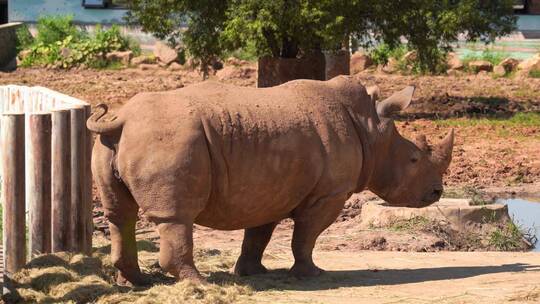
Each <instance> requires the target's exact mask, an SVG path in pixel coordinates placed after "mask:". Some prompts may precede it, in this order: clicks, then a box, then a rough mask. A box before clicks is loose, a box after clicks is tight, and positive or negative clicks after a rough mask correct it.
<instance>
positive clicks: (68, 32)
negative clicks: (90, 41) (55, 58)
mask: <svg viewBox="0 0 540 304" xmlns="http://www.w3.org/2000/svg"><path fill="white" fill-rule="evenodd" d="M84 35H85V33H83V32H82V31H80V30H78V29H77V27H75V26H74V25H73V16H70V15H68V16H46V17H40V18H39V19H38V23H37V35H36V40H37V41H40V42H43V44H45V45H50V44H53V43H56V42H58V41H63V40H64V39H66V38H67V37H69V36H71V37H72V38H73V39H75V40H78V39H80V38H81V37H82V36H84Z"/></svg>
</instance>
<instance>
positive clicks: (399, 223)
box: [388, 216, 430, 231]
mask: <svg viewBox="0 0 540 304" xmlns="http://www.w3.org/2000/svg"><path fill="white" fill-rule="evenodd" d="M429 224H430V220H429V219H428V218H426V217H423V216H415V217H412V218H410V219H407V220H403V219H400V220H396V221H394V222H393V223H391V224H390V225H388V228H389V229H390V230H394V231H417V230H422V229H424V228H425V227H427V226H428V225H429Z"/></svg>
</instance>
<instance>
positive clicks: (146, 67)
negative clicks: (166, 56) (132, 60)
mask: <svg viewBox="0 0 540 304" xmlns="http://www.w3.org/2000/svg"><path fill="white" fill-rule="evenodd" d="M159 68H160V67H159V65H157V64H147V63H143V64H140V65H139V69H140V70H142V71H155V70H159Z"/></svg>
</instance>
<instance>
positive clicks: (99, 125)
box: [86, 103, 124, 134]
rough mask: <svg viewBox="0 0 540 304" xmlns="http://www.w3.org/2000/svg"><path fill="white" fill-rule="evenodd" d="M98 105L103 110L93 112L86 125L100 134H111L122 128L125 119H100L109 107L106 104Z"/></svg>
mask: <svg viewBox="0 0 540 304" xmlns="http://www.w3.org/2000/svg"><path fill="white" fill-rule="evenodd" d="M97 107H98V108H99V109H101V110H102V111H101V112H96V113H94V114H92V116H90V117H89V118H88V120H87V121H86V127H87V128H88V129H89V130H90V131H92V132H95V133H98V134H110V133H113V132H116V131H119V130H121V129H122V126H123V125H124V121H123V120H122V119H117V118H115V119H113V120H111V121H99V120H100V119H101V118H102V117H103V116H104V115H105V114H107V112H108V111H109V108H108V107H107V105H106V104H103V103H101V104H98V105H97Z"/></svg>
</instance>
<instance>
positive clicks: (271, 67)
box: [257, 50, 326, 88]
mask: <svg viewBox="0 0 540 304" xmlns="http://www.w3.org/2000/svg"><path fill="white" fill-rule="evenodd" d="M289 51H291V50H289ZM282 53H283V52H282ZM325 69H326V60H325V57H324V54H323V53H322V52H320V51H317V52H313V53H310V54H306V55H304V56H303V57H301V58H284V57H270V56H268V57H262V58H259V69H258V78H257V86H258V87H259V88H264V87H273V86H276V85H280V84H282V83H285V82H288V81H291V80H294V79H315V80H325V79H326V71H325Z"/></svg>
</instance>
